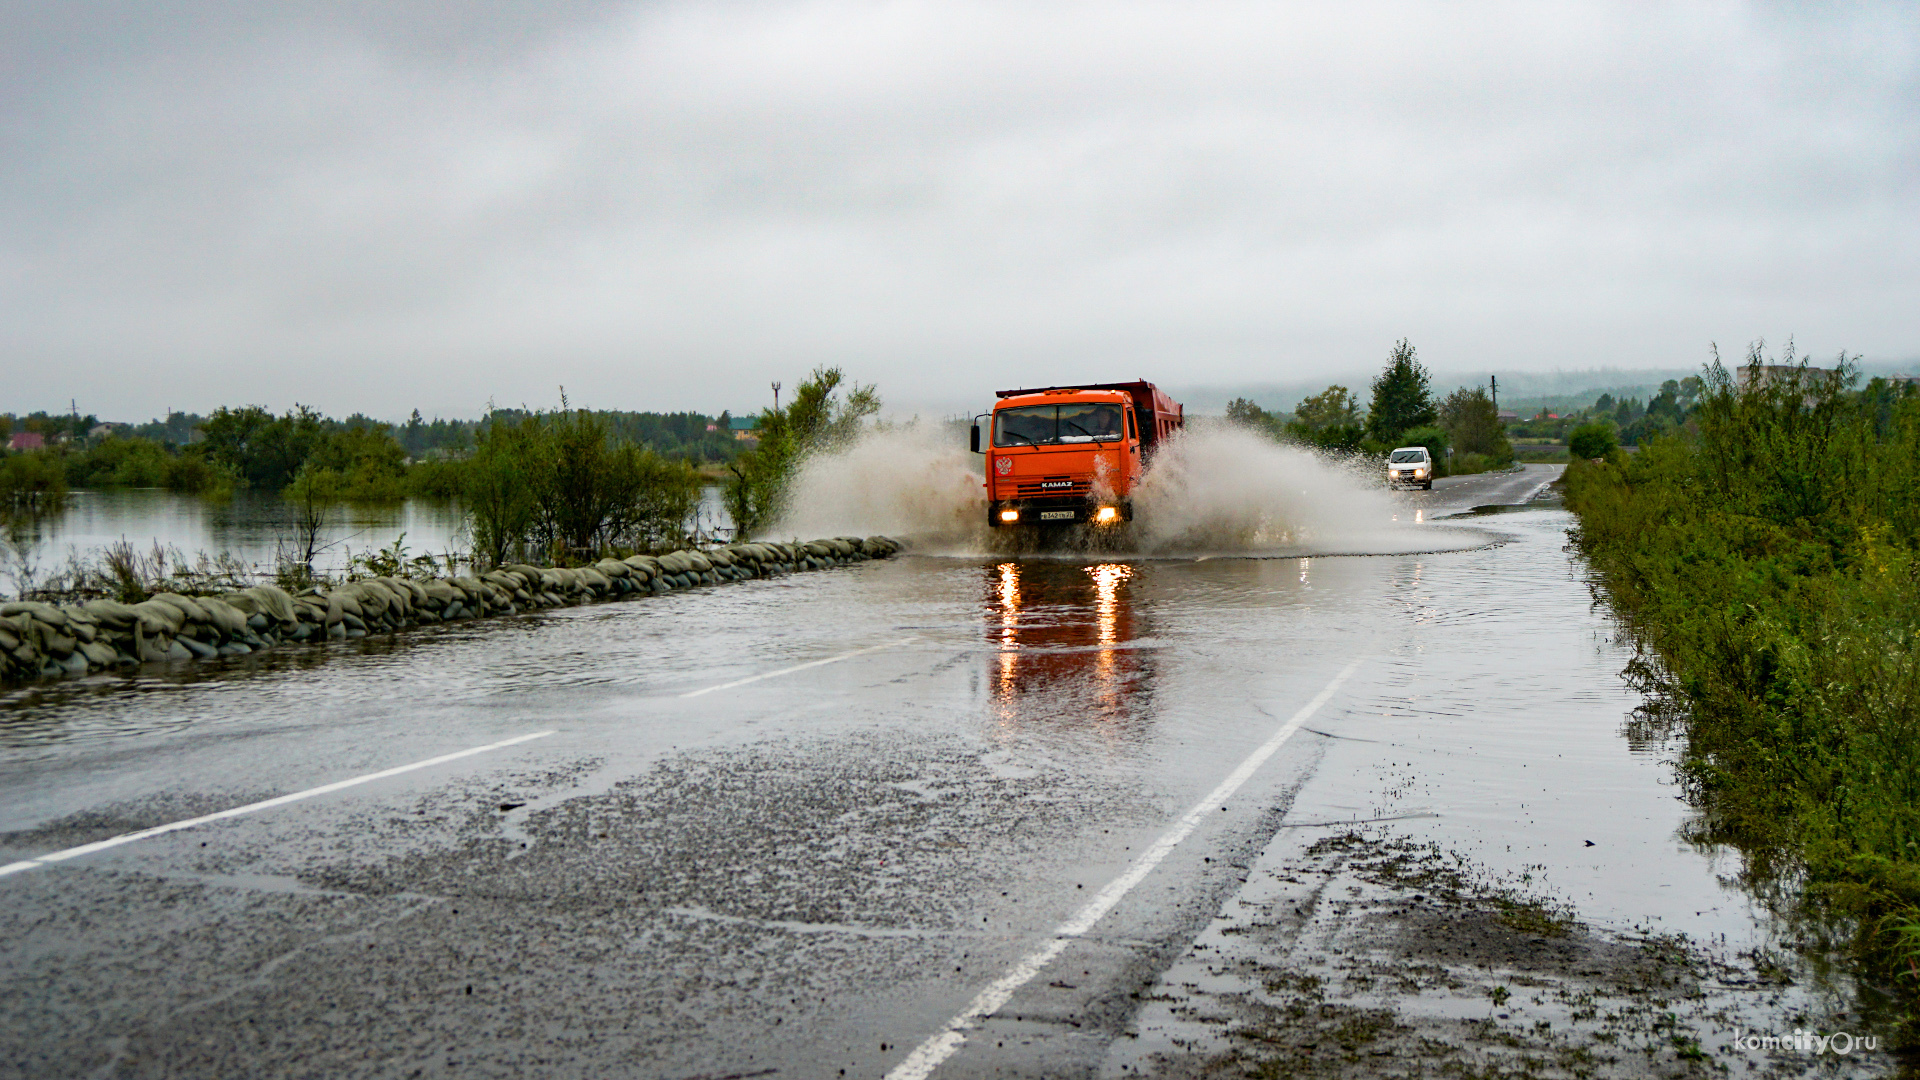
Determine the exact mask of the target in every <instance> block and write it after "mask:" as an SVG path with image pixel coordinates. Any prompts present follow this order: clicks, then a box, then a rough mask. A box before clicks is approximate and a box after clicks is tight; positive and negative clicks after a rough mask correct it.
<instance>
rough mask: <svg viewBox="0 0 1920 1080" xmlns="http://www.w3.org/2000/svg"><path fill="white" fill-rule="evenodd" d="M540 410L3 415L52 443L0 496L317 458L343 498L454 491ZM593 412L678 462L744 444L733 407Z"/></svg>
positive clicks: (265, 475)
mask: <svg viewBox="0 0 1920 1080" xmlns="http://www.w3.org/2000/svg"><path fill="white" fill-rule="evenodd" d="M568 411H571V410H568ZM540 415H543V414H539V413H531V412H528V411H526V410H523V409H503V410H496V411H495V412H493V413H492V414H490V415H489V416H488V417H486V418H485V419H482V420H479V421H465V420H442V419H435V420H432V421H427V420H423V419H422V418H421V416H420V414H419V412H418V410H416V411H415V412H414V413H413V415H412V416H411V417H410V418H409V419H408V421H407V422H406V423H404V424H389V423H386V422H384V421H380V420H375V419H373V418H371V417H368V416H364V415H360V414H355V415H353V416H349V417H347V418H346V419H345V420H336V419H333V418H331V417H328V416H325V415H322V414H321V413H319V412H317V411H315V410H313V409H309V408H307V407H305V406H295V407H294V408H293V409H291V410H288V411H287V412H285V413H281V414H274V413H271V412H269V411H267V410H266V409H264V408H262V407H260V406H244V407H240V408H220V409H216V410H214V412H213V413H212V414H211V415H209V416H204V417H202V416H198V415H194V414H186V413H169V414H168V417H167V419H166V420H164V421H154V422H153V423H152V424H149V425H142V426H140V427H126V426H124V425H123V426H118V427H115V428H113V429H112V430H108V431H103V432H99V433H97V434H96V433H95V432H97V431H99V429H100V427H101V425H99V424H98V423H97V421H96V419H95V418H94V417H92V416H82V417H73V416H60V415H52V416H49V415H47V414H44V413H36V414H32V415H29V416H26V417H13V416H10V415H9V416H0V422H3V423H0V434H8V433H10V432H12V431H14V430H22V431H32V432H34V433H36V434H40V435H41V436H42V437H43V439H44V440H45V446H44V447H41V448H36V449H33V450H30V451H23V452H18V453H13V454H5V456H4V460H0V495H5V496H6V498H7V501H14V502H17V501H22V499H24V496H21V497H20V498H14V497H13V496H12V495H11V494H10V493H13V492H25V491H31V492H33V493H35V494H34V498H35V499H38V500H42V501H44V500H46V499H54V500H57V499H58V498H59V497H61V496H63V495H64V493H65V492H66V491H67V490H69V489H72V488H103V487H159V488H168V489H171V490H174V491H180V492H187V493H198V494H206V495H213V496H225V495H230V494H231V493H232V492H234V491H236V490H241V489H251V490H261V491H279V490H282V489H284V488H285V487H286V486H287V485H288V484H290V483H292V481H293V478H294V476H295V475H296V474H297V473H299V472H300V470H301V469H302V468H303V467H306V466H308V465H309V464H311V465H312V466H313V467H315V468H317V469H324V470H328V471H329V472H331V473H332V474H334V475H335V476H336V477H337V483H335V484H334V485H333V486H334V488H335V489H337V491H338V492H339V495H340V497H341V498H345V499H352V500H363V501H376V500H385V499H398V498H403V497H406V496H409V495H423V496H441V497H445V496H452V495H457V494H458V493H459V491H460V488H461V485H462V483H463V482H464V481H463V479H462V474H463V466H462V465H461V462H462V461H463V460H465V459H466V458H467V457H469V456H471V454H472V453H473V452H474V449H475V448H476V447H477V446H478V445H479V444H480V443H481V442H482V441H484V439H485V438H486V434H487V432H488V431H489V430H490V429H491V428H493V427H495V426H498V425H502V424H504V425H508V426H519V425H521V424H524V423H525V422H526V421H527V420H528V419H530V418H534V417H537V416H540ZM593 415H594V416H595V418H596V422H597V423H598V424H599V425H600V426H601V428H603V429H604V434H605V436H606V438H607V439H608V440H609V442H610V443H613V444H624V445H632V446H634V447H636V448H638V449H641V450H647V451H651V452H653V453H655V454H657V455H659V456H661V457H662V458H665V459H669V460H675V461H687V462H692V463H695V464H707V463H725V462H728V461H731V460H733V459H734V458H735V457H737V456H738V455H739V453H740V451H741V449H742V448H743V444H742V443H740V442H737V441H736V440H735V439H734V437H733V435H732V433H731V432H730V431H728V430H727V428H728V420H729V417H728V416H727V414H725V413H722V414H721V415H720V417H718V418H712V417H708V416H705V415H703V414H699V413H643V412H622V411H604V412H596V413H594V414H593ZM709 427H713V428H715V429H716V430H712V431H709V430H708V428H709ZM0 454H4V451H0Z"/></svg>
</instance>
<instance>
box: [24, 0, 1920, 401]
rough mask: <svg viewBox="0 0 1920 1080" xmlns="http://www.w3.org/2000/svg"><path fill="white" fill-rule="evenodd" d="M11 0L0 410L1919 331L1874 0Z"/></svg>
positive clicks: (1627, 361) (1224, 364) (1701, 345)
mask: <svg viewBox="0 0 1920 1080" xmlns="http://www.w3.org/2000/svg"><path fill="white" fill-rule="evenodd" d="M31 10H32V13H33V14H32V17H31V18H27V19H22V20H17V21H14V23H13V25H12V27H11V29H8V30H4V31H0V33H5V34H7V35H9V36H8V37H7V38H5V39H4V40H0V46H4V51H5V53H6V54H7V55H12V56H17V57H24V59H23V60H22V61H21V62H19V63H15V64H13V65H12V66H10V67H8V68H6V69H5V70H4V71H0V86H4V87H6V88H8V90H9V91H10V92H9V93H8V94H7V95H6V97H5V99H4V100H5V102H6V103H5V104H4V105H0V140H3V141H0V365H4V367H5V368H6V369H7V372H8V378H7V380H6V381H7V384H8V387H9V393H8V395H7V398H8V400H6V401H5V402H0V407H12V408H32V407H42V406H50V405H54V404H64V402H65V401H66V399H67V398H69V397H73V396H79V397H81V398H83V399H85V402H86V403H88V407H89V408H90V409H92V411H96V412H100V413H101V414H102V415H122V416H135V415H143V414H145V413H150V412H152V411H155V410H157V409H158V408H159V407H161V406H162V405H164V404H173V405H175V406H183V405H185V406H201V407H204V406H210V405H212V404H216V403H221V402H235V401H241V400H246V401H260V402H265V403H269V404H273V405H276V406H284V405H286V404H289V403H291V402H292V401H293V400H296V399H297V400H301V401H305V402H308V403H311V404H316V405H319V406H321V407H323V408H327V409H329V410H331V411H339V412H344V411H350V410H352V409H365V410H367V411H373V412H381V413H401V412H404V411H405V410H406V409H407V408H410V407H412V406H414V405H416V404H417V405H419V406H420V407H421V408H422V409H423V410H425V411H428V412H433V411H436V410H437V411H442V412H449V413H462V414H469V413H472V412H474V411H476V410H477V409H478V408H480V407H481V406H482V404H483V403H484V402H485V401H486V400H487V399H488V398H494V399H496V400H499V401H502V402H519V401H528V402H532V403H542V402H549V401H551V400H552V399H553V397H554V395H555V390H554V386H555V385H556V384H558V383H565V384H566V385H567V386H568V388H569V392H570V394H572V396H573V397H574V398H575V399H576V400H580V401H585V402H587V403H591V404H597V405H607V406H622V407H630V408H701V409H708V410H714V411H717V410H718V409H720V408H722V407H733V408H736V409H738V408H741V407H746V406H753V405H756V404H759V403H761V400H760V399H761V398H763V397H764V396H765V395H764V389H763V388H764V386H765V384H766V382H767V381H768V380H769V379H771V378H787V379H791V378H793V377H795V376H796V375H798V374H800V373H802V372H803V371H804V370H805V369H806V368H808V367H810V366H812V365H814V364H817V363H826V362H837V363H841V364H843V365H845V366H846V367H847V368H848V369H849V371H850V372H851V373H853V374H856V375H857V376H858V377H860V378H862V379H863V380H869V381H875V382H878V383H880V384H881V387H882V390H883V392H884V393H885V394H886V395H887V396H888V397H889V398H891V399H893V400H895V401H900V402H905V403H924V404H927V405H929V406H935V407H956V408H957V407H964V406H965V405H967V404H969V403H971V402H974V401H977V400H979V399H980V398H982V397H984V396H985V395H986V393H987V392H988V391H990V390H992V389H994V388H996V387H998V386H1001V385H1011V384H1016V383H1022V382H1025V383H1036V382H1043V381H1055V380H1058V381H1070V380H1074V379H1081V378H1088V377H1098V376H1109V375H1124V376H1128V377H1131V376H1133V375H1136V374H1139V375H1146V376H1148V377H1151V378H1156V379H1162V380H1165V381H1169V382H1177V383H1186V384H1199V383H1216V384H1224V383H1248V382H1260V381H1271V382H1294V381H1297V380H1300V379H1305V378H1311V377H1315V376H1317V375H1320V374H1322V373H1324V374H1326V375H1327V376H1328V377H1332V376H1333V375H1335V374H1341V375H1345V374H1346V373H1348V372H1352V371H1355V370H1360V369H1365V368H1369V367H1372V366H1375V365H1377V363H1378V361H1379V359H1380V358H1381V357H1382V356H1383V355H1384V353H1385V350H1386V349H1387V347H1388V346H1389V345H1390V343H1391V342H1392V341H1393V340H1394V339H1396V338H1398V337H1401V336H1408V337H1411V338H1413V340H1414V341H1415V343H1416V344H1418V345H1419V346H1420V347H1421V350H1422V354H1423V356H1424V357H1425V358H1426V359H1427V360H1428V361H1429V363H1431V364H1434V365H1435V366H1437V367H1440V368H1443V369H1445V368H1457V369H1468V368H1473V369H1485V368H1502V367H1507V368H1516V369H1550V368H1554V367H1568V368H1585V367H1589V366H1596V365H1606V364H1623V365H1629V366H1646V365H1648V364H1674V365H1691V364H1694V363H1697V362H1698V361H1699V360H1701V359H1703V358H1704V356H1705V353H1706V344H1707V342H1708V341H1709V340H1711V339H1718V340H1719V341H1720V342H1721V343H1722V345H1723V346H1733V347H1737V346H1738V345H1740V344H1742V343H1744V342H1745V341H1746V340H1747V339H1748V338H1750V337H1753V336H1757V335H1766V336H1769V337H1771V338H1776V339H1777V338H1783V337H1784V336H1786V335H1787V334H1796V335H1798V337H1799V339H1800V341H1801V343H1802V344H1803V345H1804V346H1806V347H1808V348H1811V349H1814V350H1816V351H1822V350H1824V351H1831V350H1833V349H1838V348H1841V347H1846V348H1850V349H1854V350H1858V351H1863V352H1866V353H1868V354H1869V355H1871V356H1878V357H1886V358H1900V357H1907V356H1915V355H1920V320H1916V317H1915V316H1914V314H1913V313H1912V311H1911V310H1910V309H1911V308H1913V306H1914V305H1913V304H1912V303H1911V299H1910V298H1911V297H1912V296H1913V295H1915V293H1916V291H1920V290H1916V288H1915V286H1916V285H1920V257H1916V254H1915V252H1916V251H1917V250H1920V245H1916V243H1915V241H1916V240H1920V235H1916V234H1917V233H1920V225H1917V224H1916V222H1920V212H1917V211H1920V191H1917V190H1916V186H1917V185H1920V168H1917V166H1920V154H1917V153H1916V135H1915V119H1916V108H1917V107H1916V102H1920V93H1916V91H1920V77H1917V76H1916V71H1917V69H1920V65H1917V64H1916V57H1917V54H1920V33H1916V30H1917V29H1920V17H1916V16H1915V15H1914V14H1913V13H1912V11H1911V9H1910V8H1905V7H1898V6H1885V7H1856V8H1849V9H1844V10H1826V9H1823V10H1822V11H1821V12H1818V13H1815V14H1808V13H1806V12H1803V11H1801V10H1800V9H1798V8H1767V7H1741V6H1716V7H1712V8H1708V7H1706V6H1704V5H1686V6H1681V7H1678V8H1674V9H1651V8H1646V7H1643V6H1627V5H1551V6H1548V5H1532V4H1512V5H1501V4H1487V5H1381V6H1370V7H1364V8H1360V7H1351V8H1350V7H1332V6H1327V7H1305V6H1302V7H1297V8H1281V7H1276V6H1274V5H1269V4H1245V5H1239V4H1214V5H1188V4H1177V5H1175V4H1101V5H1091V4H1088V5H1078V4H1076V5H982V4H967V5H951V4H933V3H914V4H907V3H901V4H854V3H805V4H734V5H729V4H645V5H574V6H565V7H555V6H544V7H542V8H541V9H539V11H538V13H537V14H534V15H529V14H525V12H526V11H529V10H532V8H531V7H530V6H522V5H512V6H509V5H473V6H469V7H466V8H463V9H460V10H458V11H457V12H455V13H453V14H449V13H447V12H446V11H445V10H442V7H441V6H440V5H411V6H408V5H400V6H394V5H374V4H367V5H340V6H333V7H298V8H295V7H287V8H275V7H271V6H263V5H232V6H224V5H211V4H197V5H178V6H174V7H171V8H162V7H153V6H150V5H127V6H125V7H124V8H118V9H116V8H112V7H101V8H98V9H92V13H91V14H90V15H89V16H88V17H79V16H75V15H73V14H72V13H71V12H72V10H73V9H71V8H69V7H67V6H48V7H45V8H37V9H31Z"/></svg>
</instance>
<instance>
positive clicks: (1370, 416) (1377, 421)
mask: <svg viewBox="0 0 1920 1080" xmlns="http://www.w3.org/2000/svg"><path fill="white" fill-rule="evenodd" d="M1432 383H1433V380H1432V377H1431V376H1429V375H1428V374H1427V369H1426V368H1424V367H1422V366H1421V365H1420V361H1419V359H1418V358H1417V357H1416V356H1415V355H1414V351H1413V346H1412V345H1410V344H1408V343H1407V339H1405V338H1401V339H1400V342H1399V344H1397V345H1395V346H1394V347H1393V355H1391V356H1389V357H1388V358H1387V366H1386V367H1385V368H1384V369H1382V370H1381V372H1380V375H1379V377H1378V378H1376V379H1374V380H1373V407H1372V408H1371V409H1369V410H1368V411H1367V434H1369V435H1371V436H1373V437H1374V438H1375V439H1377V440H1379V441H1380V442H1383V443H1386V444H1387V445H1389V446H1391V445H1393V444H1394V443H1395V442H1396V441H1398V440H1399V438H1400V436H1401V434H1402V433H1403V432H1406V431H1409V430H1411V429H1413V428H1417V427H1426V426H1428V425H1431V424H1432V423H1433V422H1434V421H1435V420H1436V419H1437V416H1436V415H1435V413H1434V408H1433V388H1432Z"/></svg>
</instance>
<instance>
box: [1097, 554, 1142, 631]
mask: <svg viewBox="0 0 1920 1080" xmlns="http://www.w3.org/2000/svg"><path fill="white" fill-rule="evenodd" d="M1087 573H1088V574H1091V575H1092V576H1093V590H1094V604H1093V611H1094V617H1095V619H1096V620H1097V622H1098V625H1099V630H1100V644H1102V645H1112V644H1113V643H1114V641H1115V640H1116V639H1117V638H1118V637H1119V624H1120V583H1121V582H1123V581H1125V580H1127V579H1128V578H1130V577H1132V576H1133V568H1132V567H1130V566H1121V565H1119V564H1117V563H1101V564H1100V565H1099V566H1089V567H1087Z"/></svg>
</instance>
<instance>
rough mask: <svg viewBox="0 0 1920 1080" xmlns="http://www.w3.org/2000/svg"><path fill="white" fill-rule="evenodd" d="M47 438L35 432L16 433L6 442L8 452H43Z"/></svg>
mask: <svg viewBox="0 0 1920 1080" xmlns="http://www.w3.org/2000/svg"><path fill="white" fill-rule="evenodd" d="M46 448H47V437H46V436H44V435H42V434H40V433H39V432H37V431H16V432H14V433H13V438H11V439H8V440H7V449H9V450H45V449H46Z"/></svg>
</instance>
